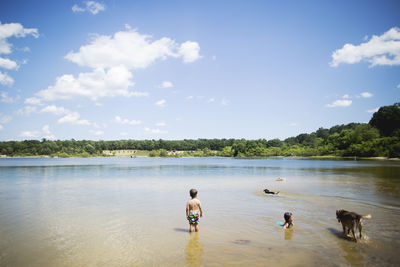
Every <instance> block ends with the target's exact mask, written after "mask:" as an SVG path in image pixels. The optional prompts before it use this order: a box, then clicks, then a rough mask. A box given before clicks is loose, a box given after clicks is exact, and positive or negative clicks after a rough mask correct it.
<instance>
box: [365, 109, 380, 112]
mask: <svg viewBox="0 0 400 267" xmlns="http://www.w3.org/2000/svg"><path fill="white" fill-rule="evenodd" d="M378 110H379V108H374V109H368V110H367V112H368V113H375V112H377V111H378Z"/></svg>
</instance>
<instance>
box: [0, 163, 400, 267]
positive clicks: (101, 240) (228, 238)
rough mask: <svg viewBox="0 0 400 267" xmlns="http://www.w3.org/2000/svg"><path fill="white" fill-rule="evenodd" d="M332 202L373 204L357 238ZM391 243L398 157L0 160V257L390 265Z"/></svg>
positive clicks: (399, 188)
mask: <svg viewBox="0 0 400 267" xmlns="http://www.w3.org/2000/svg"><path fill="white" fill-rule="evenodd" d="M278 177H283V178H286V181H285V182H277V181H276V179H277V178H278ZM191 188H196V189H198V191H199V195H198V197H199V199H200V200H201V201H202V204H203V208H204V217H203V218H201V220H200V225H199V226H200V233H198V234H192V235H190V234H189V233H188V222H187V220H186V218H185V205H186V201H187V200H188V199H189V190H190V189H191ZM264 188H268V189H270V190H277V191H280V194H279V195H276V196H270V195H265V194H264V193H263V191H262V190H263V189H264ZM337 209H346V210H351V211H355V212H357V213H360V214H362V215H367V214H371V215H372V219H370V220H364V227H363V234H364V236H363V238H362V239H361V240H360V242H358V243H354V242H352V241H351V240H348V239H345V238H343V237H342V226H341V224H340V223H338V221H337V220H336V215H335V210H337ZM286 211H291V212H292V213H293V215H294V223H295V226H294V228H292V229H289V230H283V229H282V227H280V226H279V225H277V223H276V222H277V221H283V214H284V212H286ZM399 248H400V163H399V162H389V161H333V160H301V159H289V158H284V159H260V160H245V159H231V158H176V159H175V158H169V159H168V158H167V159H159V158H87V159H76V158H72V159H26V158H25V159H0V266H232V265H234V266H319V265H323V266H399V264H400V254H399V252H400V249H399Z"/></svg>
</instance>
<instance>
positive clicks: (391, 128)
mask: <svg viewBox="0 0 400 267" xmlns="http://www.w3.org/2000/svg"><path fill="white" fill-rule="evenodd" d="M369 124H370V125H372V126H374V127H376V128H378V130H379V132H380V133H381V135H383V136H393V134H394V133H398V131H397V130H399V129H400V103H395V104H394V105H391V106H384V107H381V108H380V109H379V110H378V111H377V112H375V113H374V115H373V116H372V119H371V120H370V121H369Z"/></svg>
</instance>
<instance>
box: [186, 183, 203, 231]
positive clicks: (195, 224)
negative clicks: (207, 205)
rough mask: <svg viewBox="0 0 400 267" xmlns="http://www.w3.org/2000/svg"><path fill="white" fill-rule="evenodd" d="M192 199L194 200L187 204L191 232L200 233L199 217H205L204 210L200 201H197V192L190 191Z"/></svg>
mask: <svg viewBox="0 0 400 267" xmlns="http://www.w3.org/2000/svg"><path fill="white" fill-rule="evenodd" d="M189 193H190V197H191V198H192V199H191V200H189V201H188V202H187V204H186V218H187V219H188V221H189V225H190V228H189V232H190V233H191V232H194V231H196V232H198V231H199V217H203V209H202V207H201V203H200V200H198V199H197V190H196V189H190V191H189Z"/></svg>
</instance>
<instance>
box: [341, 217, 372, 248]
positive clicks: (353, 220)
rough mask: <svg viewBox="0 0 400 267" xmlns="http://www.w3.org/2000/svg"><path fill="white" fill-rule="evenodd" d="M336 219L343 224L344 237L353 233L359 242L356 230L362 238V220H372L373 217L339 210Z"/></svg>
mask: <svg viewBox="0 0 400 267" xmlns="http://www.w3.org/2000/svg"><path fill="white" fill-rule="evenodd" d="M336 218H337V220H338V222H341V223H342V227H343V235H348V234H349V233H350V231H351V232H352V233H353V237H354V241H355V242H357V238H356V234H355V232H356V228H357V229H358V231H359V232H360V238H361V237H362V235H361V230H362V225H361V222H362V219H371V215H369V214H368V215H366V216H362V215H359V214H357V213H355V212H351V211H347V210H337V211H336ZM346 228H347V233H346Z"/></svg>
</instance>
